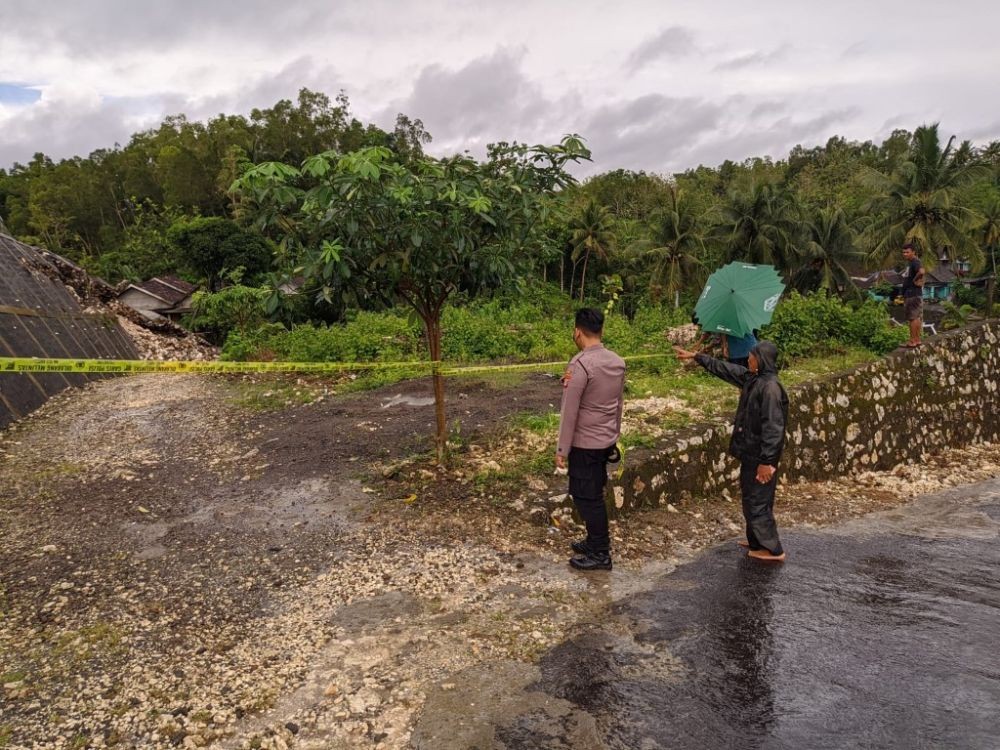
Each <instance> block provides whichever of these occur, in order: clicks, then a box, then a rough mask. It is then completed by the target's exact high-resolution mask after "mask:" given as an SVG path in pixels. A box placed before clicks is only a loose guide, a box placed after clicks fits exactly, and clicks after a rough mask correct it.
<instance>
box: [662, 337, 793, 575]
mask: <svg viewBox="0 0 1000 750" xmlns="http://www.w3.org/2000/svg"><path fill="white" fill-rule="evenodd" d="M674 351H675V352H676V353H677V358H678V359H680V360H682V361H687V362H689V361H691V360H694V361H695V362H697V363H698V364H699V365H701V366H702V367H703V368H705V369H706V370H707V371H708V372H710V373H712V374H713V375H715V376H716V377H717V378H719V379H721V380H724V381H726V382H727V383H731V384H732V385H735V386H736V387H737V388H739V389H740V401H739V406H738V407H737V408H736V418H735V420H734V421H733V434H732V438H731V439H730V442H729V452H730V453H731V454H732V455H733V456H735V457H736V458H737V459H739V461H740V494H741V495H742V500H743V517H744V519H745V520H746V535H747V540H746V542H745V543H743V542H741V543H740V544H741V545H742V546H745V547H748V548H749V550H750V551H749V555H750V556H751V557H753V558H756V559H758V560H769V561H774V562H781V561H783V560H784V559H785V551H784V549H783V548H782V546H781V540H780V539H779V537H778V525H777V523H776V522H775V520H774V491H775V488H776V487H777V483H778V462H779V461H780V460H781V453H782V451H783V450H784V447H785V424H786V423H787V421H788V395H787V394H786V393H785V389H784V387H783V386H782V385H781V383H780V382H779V381H778V348H777V347H776V346H775V345H774V344H773V343H772V342H770V341H761V342H759V343H758V344H757V345H756V346H755V347H754V348H753V349H752V350H751V352H750V356H749V357H748V360H749V366H748V367H741V366H740V365H734V364H731V363H729V362H724V361H722V360H720V359H715V358H713V357H709V356H708V355H706V354H701V353H697V354H696V353H694V352H689V351H686V350H684V349H681V348H680V347H674Z"/></svg>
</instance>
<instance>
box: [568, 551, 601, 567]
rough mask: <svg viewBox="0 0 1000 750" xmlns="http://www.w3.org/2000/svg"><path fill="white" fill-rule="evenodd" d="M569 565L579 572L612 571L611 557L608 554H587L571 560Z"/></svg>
mask: <svg viewBox="0 0 1000 750" xmlns="http://www.w3.org/2000/svg"><path fill="white" fill-rule="evenodd" d="M569 564H570V565H572V566H573V567H574V568H576V569H577V570H611V555H610V554H608V553H607V552H587V553H586V554H583V555H578V556H576V557H572V558H570V561H569Z"/></svg>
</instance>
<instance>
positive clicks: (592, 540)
mask: <svg viewBox="0 0 1000 750" xmlns="http://www.w3.org/2000/svg"><path fill="white" fill-rule="evenodd" d="M603 332H604V315H603V314H602V313H601V311H600V310H594V309H592V308H583V309H582V310H579V311H577V313H576V325H575V327H574V329H573V343H575V344H576V347H577V349H579V350H580V353H579V354H577V355H576V356H575V357H573V359H572V360H570V363H569V367H568V368H567V370H566V374H565V375H563V378H562V385H563V397H562V409H561V412H560V419H559V444H558V447H557V448H556V468H557V469H566V468H567V465H568V469H569V494H570V495H571V496H572V497H573V503H574V504H575V505H576V509H577V512H578V513H579V514H580V517H581V518H583V521H584V523H585V524H586V526H587V538H586V539H582V540H580V541H578V542H573V551H574V552H576V553H577V555H576V556H575V557H573V558H572V559H570V561H569V564H570V565H572V566H573V567H574V568H577V569H579V570H611V537H610V535H609V532H608V509H607V507H606V506H605V505H604V486H605V484H606V483H607V481H608V462H609V460H610V461H617V460H619V459H620V455H619V453H618V448H617V446H616V443H617V442H618V437H619V436H620V435H621V425H622V393H623V391H624V387H625V361H624V360H623V359H622V358H621V357H619V356H618V355H617V354H615V353H614V352H613V351H611V350H609V349H605V348H604V345H603V344H602V343H601V336H602V334H603Z"/></svg>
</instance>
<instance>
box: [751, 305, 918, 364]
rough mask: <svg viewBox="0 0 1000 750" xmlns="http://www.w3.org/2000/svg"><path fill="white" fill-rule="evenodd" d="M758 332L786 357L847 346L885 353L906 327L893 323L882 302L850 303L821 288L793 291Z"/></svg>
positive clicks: (808, 354)
mask: <svg viewBox="0 0 1000 750" xmlns="http://www.w3.org/2000/svg"><path fill="white" fill-rule="evenodd" d="M761 335H762V336H763V337H764V338H768V339H771V340H772V341H774V343H775V344H777V346H778V351H779V352H780V353H781V356H782V358H783V359H784V360H786V361H787V360H788V359H794V358H798V357H807V356H811V355H816V354H822V353H824V352H829V351H831V350H842V349H844V348H849V347H861V348H864V349H868V350H869V351H871V352H874V353H875V354H885V353H886V352H888V351H890V350H892V349H894V348H896V347H897V346H898V345H899V344H901V343H902V342H903V340H904V339H905V338H906V331H905V329H904V328H900V327H894V326H892V325H891V324H890V322H889V314H888V312H887V311H886V309H885V306H884V304H882V303H879V302H876V301H874V300H867V301H865V302H864V303H862V304H860V305H857V306H853V307H852V306H851V305H849V304H847V303H845V302H843V301H841V300H840V299H838V298H836V297H831V296H829V295H827V294H826V293H824V292H820V293H816V294H810V295H806V296H802V295H800V294H799V293H798V292H792V294H791V295H789V296H788V297H787V298H786V299H785V300H783V301H782V303H781V304H780V305H778V307H777V309H776V310H775V311H774V317H773V319H772V320H771V323H770V324H768V325H767V326H766V327H765V328H764V330H763V331H762V332H761Z"/></svg>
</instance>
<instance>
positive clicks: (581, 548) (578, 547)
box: [569, 539, 590, 555]
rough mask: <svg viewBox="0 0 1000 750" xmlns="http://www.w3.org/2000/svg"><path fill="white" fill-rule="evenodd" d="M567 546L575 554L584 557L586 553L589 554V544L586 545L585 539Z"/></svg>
mask: <svg viewBox="0 0 1000 750" xmlns="http://www.w3.org/2000/svg"><path fill="white" fill-rule="evenodd" d="M569 546H570V547H572V548H573V551H574V552H576V553H577V554H578V555H586V554H587V553H588V552H590V544H588V543H587V540H586V539H581V540H580V541H578V542H573V543H572V544H571V545H569Z"/></svg>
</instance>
